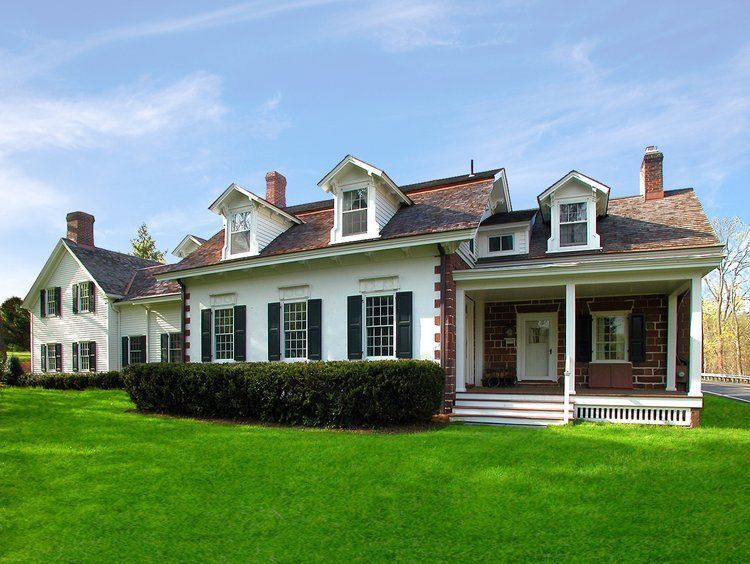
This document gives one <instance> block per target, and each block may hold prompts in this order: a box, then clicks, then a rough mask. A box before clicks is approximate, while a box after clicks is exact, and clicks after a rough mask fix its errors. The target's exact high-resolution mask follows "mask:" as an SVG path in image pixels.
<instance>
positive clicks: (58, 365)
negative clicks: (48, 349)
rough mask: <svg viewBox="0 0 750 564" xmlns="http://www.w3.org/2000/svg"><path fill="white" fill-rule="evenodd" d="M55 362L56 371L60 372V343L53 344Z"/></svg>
mask: <svg viewBox="0 0 750 564" xmlns="http://www.w3.org/2000/svg"><path fill="white" fill-rule="evenodd" d="M55 362H56V363H57V371H58V372H62V371H63V366H62V345H61V344H60V343H57V344H56V345H55Z"/></svg>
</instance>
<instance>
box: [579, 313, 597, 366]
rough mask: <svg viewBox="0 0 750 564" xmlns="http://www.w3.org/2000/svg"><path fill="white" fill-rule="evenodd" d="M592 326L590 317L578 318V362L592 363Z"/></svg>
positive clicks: (582, 316) (580, 316) (581, 316)
mask: <svg viewBox="0 0 750 564" xmlns="http://www.w3.org/2000/svg"><path fill="white" fill-rule="evenodd" d="M591 324H592V318H591V316H590V315H579V316H578V317H576V362H591V351H592V348H593V343H592V340H591Z"/></svg>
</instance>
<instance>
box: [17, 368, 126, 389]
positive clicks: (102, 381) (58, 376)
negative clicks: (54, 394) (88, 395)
mask: <svg viewBox="0 0 750 564" xmlns="http://www.w3.org/2000/svg"><path fill="white" fill-rule="evenodd" d="M17 385H18V386H29V387H36V388H48V389H53V390H85V389H86V388H100V389H102V390H117V389H122V388H123V384H122V378H121V377H120V373H119V372H73V373H70V374H67V373H62V372H45V373H43V374H25V375H22V376H21V377H20V378H19V379H18V382H17Z"/></svg>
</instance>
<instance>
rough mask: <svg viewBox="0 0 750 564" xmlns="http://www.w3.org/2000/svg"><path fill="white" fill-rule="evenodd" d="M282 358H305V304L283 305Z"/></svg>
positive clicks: (288, 303) (289, 303) (286, 303)
mask: <svg viewBox="0 0 750 564" xmlns="http://www.w3.org/2000/svg"><path fill="white" fill-rule="evenodd" d="M284 358H307V302H306V301H304V302H285V303H284Z"/></svg>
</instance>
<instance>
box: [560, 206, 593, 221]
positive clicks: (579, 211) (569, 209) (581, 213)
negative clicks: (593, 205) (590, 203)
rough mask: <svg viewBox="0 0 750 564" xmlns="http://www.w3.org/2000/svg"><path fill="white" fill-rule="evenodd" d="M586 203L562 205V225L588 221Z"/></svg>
mask: <svg viewBox="0 0 750 564" xmlns="http://www.w3.org/2000/svg"><path fill="white" fill-rule="evenodd" d="M586 207H587V206H586V203H585V202H579V203H575V204H560V223H571V222H575V221H586Z"/></svg>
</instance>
